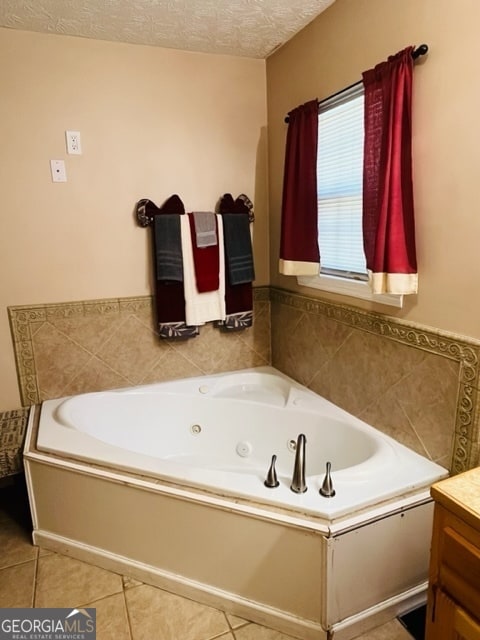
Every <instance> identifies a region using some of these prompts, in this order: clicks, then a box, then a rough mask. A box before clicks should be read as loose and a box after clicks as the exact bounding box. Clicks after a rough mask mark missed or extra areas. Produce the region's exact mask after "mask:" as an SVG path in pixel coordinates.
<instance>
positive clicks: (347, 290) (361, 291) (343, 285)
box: [297, 275, 403, 309]
mask: <svg viewBox="0 0 480 640" xmlns="http://www.w3.org/2000/svg"><path fill="white" fill-rule="evenodd" d="M297 282H298V284H300V285H302V286H303V287H311V288H313V289H321V290H322V291H329V292H330V293H338V294H340V295H343V296H350V297H352V298H361V299H362V300H370V301H371V302H378V303H379V304H386V305H389V306H391V307H397V308H398V309H401V308H402V306H403V295H397V294H393V293H379V294H373V293H372V292H371V290H370V287H369V285H368V283H367V282H363V281H360V280H347V279H346V278H339V277H336V276H326V275H317V276H298V277H297Z"/></svg>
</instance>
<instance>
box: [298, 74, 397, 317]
mask: <svg viewBox="0 0 480 640" xmlns="http://www.w3.org/2000/svg"><path fill="white" fill-rule="evenodd" d="M363 93H364V92H363V84H362V83H357V84H356V85H354V86H353V87H352V88H350V89H347V90H346V91H343V92H341V94H340V95H337V96H332V98H330V99H328V100H326V101H324V102H322V103H321V104H320V108H319V114H318V126H319V129H318V155H317V190H318V242H319V247H320V257H321V267H320V275H319V276H301V277H298V282H299V284H302V285H304V286H308V287H314V288H318V289H323V290H326V291H332V292H334V293H342V294H343V295H350V296H354V297H360V298H364V299H370V300H377V301H378V302H382V303H384V304H391V305H394V306H398V307H401V306H402V296H398V295H381V296H378V295H376V296H373V294H372V293H371V292H370V288H369V286H368V276H367V267H366V263H365V254H364V251H363V235H362V187H363V138H364V133H363V132H364V126H363V122H364V113H363V109H364V99H363Z"/></svg>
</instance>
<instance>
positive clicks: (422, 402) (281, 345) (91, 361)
mask: <svg viewBox="0 0 480 640" xmlns="http://www.w3.org/2000/svg"><path fill="white" fill-rule="evenodd" d="M254 316H255V320H254V325H253V327H251V328H249V329H246V330H244V331H240V332H235V333H225V332H221V331H219V329H217V328H215V327H214V326H213V325H212V324H211V323H209V324H207V325H205V326H203V327H202V328H201V330H200V335H199V336H198V337H196V338H193V339H190V340H185V341H170V340H160V339H159V338H158V336H157V335H156V334H155V330H154V326H153V311H152V299H151V297H149V296H142V297H135V298H120V299H109V300H89V301H84V302H71V303H60V304H45V305H34V306H21V307H18V306H17V307H10V308H9V317H10V323H11V329H12V337H13V342H14V350H15V357H16V364H17V372H18V379H19V385H20V391H21V398H22V403H23V405H24V406H28V405H31V404H36V403H39V402H42V401H43V400H47V399H50V398H56V397H62V396H66V395H72V394H77V393H83V392H88V391H102V390H105V389H112V388H118V387H125V386H132V385H138V384H148V383H151V382H160V381H163V380H171V379H175V378H184V377H189V376H196V375H203V374H209V373H219V372H222V371H230V370H236V369H243V368H247V367H255V366H261V365H268V364H272V365H273V366H274V367H276V368H277V369H279V370H280V371H283V372H284V373H286V374H287V375H289V376H291V377H292V378H294V379H296V380H298V381H299V382H301V383H302V384H304V385H305V386H307V387H309V388H310V389H312V390H313V391H315V392H317V393H319V394H320V395H322V396H324V397H325V398H327V399H329V400H331V401H332V402H334V403H335V404H337V405H339V406H340V407H342V408H343V409H346V410H347V411H349V412H350V413H353V414H354V415H356V416H357V417H359V418H361V419H362V420H364V421H365V422H368V423H369V424H371V425H373V426H374V427H376V428H378V429H380V430H381V431H383V432H385V433H387V434H388V435H391V436H392V437H394V438H395V439H396V440H398V441H400V442H402V443H403V444H405V445H407V446H408V447H410V448H412V449H414V450H416V451H418V452H419V453H421V454H422V455H426V456H427V457H429V458H431V459H432V460H435V461H436V462H439V463H440V464H442V465H443V466H446V467H448V468H450V469H451V471H452V472H454V473H458V472H461V471H464V470H466V469H469V468H471V467H473V466H476V465H477V464H479V462H480V459H479V450H480V442H479V439H480V435H479V423H478V419H479V415H480V411H479V399H478V398H479V394H478V389H479V375H478V373H479V372H478V368H479V367H478V361H479V354H480V342H479V341H474V340H471V339H469V338H465V337H463V336H456V335H453V334H449V333H445V332H440V331H437V330H435V329H432V328H429V327H423V326H419V325H414V324H412V323H407V322H405V321H401V320H396V319H393V318H390V317H389V316H384V315H381V314H376V313H372V312H368V311H360V310H358V309H355V308H353V307H349V306H346V305H341V304H337V303H332V302H326V301H322V300H320V299H316V298H309V297H306V296H300V295H297V294H294V293H291V292H288V291H283V290H280V289H275V288H269V287H258V288H256V289H255V290H254Z"/></svg>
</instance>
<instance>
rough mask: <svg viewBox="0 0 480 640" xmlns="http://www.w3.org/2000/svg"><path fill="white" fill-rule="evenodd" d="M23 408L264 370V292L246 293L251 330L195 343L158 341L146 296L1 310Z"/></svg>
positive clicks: (212, 331) (205, 333) (215, 332)
mask: <svg viewBox="0 0 480 640" xmlns="http://www.w3.org/2000/svg"><path fill="white" fill-rule="evenodd" d="M8 312H9V318H10V325H11V330H12V337H13V345H14V351H15V358H16V365H17V375H18V380H19V385H20V394H21V399H22V404H23V405H24V406H28V405H32V404H37V403H40V402H42V401H43V400H48V399H51V398H58V397H62V396H67V395H75V394H79V393H85V392H89V391H104V390H106V389H114V388H120V387H128V386H134V385H139V384H149V383H152V382H163V381H164V380H172V379H175V378H186V377H191V376H198V375H202V374H205V373H220V372H222V371H230V370H234V369H245V368H248V367H256V366H262V365H268V364H270V303H269V292H268V288H261V287H258V288H256V289H254V325H253V327H251V328H248V329H245V330H244V331H238V332H232V333H227V332H224V331H221V330H219V329H217V328H215V327H214V326H213V324H212V323H208V324H206V325H205V326H203V327H201V328H200V335H199V336H197V337H196V338H192V339H189V340H182V341H174V340H163V339H160V338H158V336H157V334H156V333H155V330H154V325H153V309H152V298H151V297H150V296H142V297H136V298H120V299H109V300H88V301H83V302H67V303H60V304H45V305H33V306H17V307H9V309H8Z"/></svg>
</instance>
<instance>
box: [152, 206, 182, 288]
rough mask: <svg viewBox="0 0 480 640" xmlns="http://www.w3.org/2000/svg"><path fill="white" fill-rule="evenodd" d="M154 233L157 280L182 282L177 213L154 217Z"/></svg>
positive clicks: (178, 218)
mask: <svg viewBox="0 0 480 640" xmlns="http://www.w3.org/2000/svg"><path fill="white" fill-rule="evenodd" d="M154 233H155V259H156V262H157V270H156V273H157V280H175V281H177V282H183V262H182V240H181V237H180V216H179V215H178V214H177V213H162V214H161V215H156V216H155V217H154Z"/></svg>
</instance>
